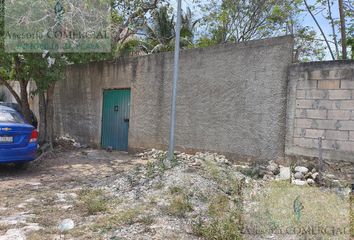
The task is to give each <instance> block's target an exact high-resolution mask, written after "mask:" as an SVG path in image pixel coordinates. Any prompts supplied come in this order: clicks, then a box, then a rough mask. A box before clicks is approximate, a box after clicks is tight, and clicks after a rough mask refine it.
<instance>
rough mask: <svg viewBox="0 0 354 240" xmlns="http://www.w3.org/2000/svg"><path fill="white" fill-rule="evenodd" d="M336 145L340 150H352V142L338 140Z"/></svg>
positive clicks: (353, 143) (353, 146) (353, 147)
mask: <svg viewBox="0 0 354 240" xmlns="http://www.w3.org/2000/svg"><path fill="white" fill-rule="evenodd" d="M337 144H338V147H339V150H340V151H344V152H354V142H350V141H338V143H337Z"/></svg>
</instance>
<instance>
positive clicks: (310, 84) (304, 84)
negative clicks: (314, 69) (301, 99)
mask: <svg viewBox="0 0 354 240" xmlns="http://www.w3.org/2000/svg"><path fill="white" fill-rule="evenodd" d="M316 88H317V81H313V80H299V81H298V83H297V89H298V90H299V89H316Z"/></svg>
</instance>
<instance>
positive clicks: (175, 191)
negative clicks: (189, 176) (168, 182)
mask: <svg viewBox="0 0 354 240" xmlns="http://www.w3.org/2000/svg"><path fill="white" fill-rule="evenodd" d="M169 190H170V193H171V194H172V195H173V194H180V193H183V189H182V188H180V187H178V186H173V187H170V188H169Z"/></svg>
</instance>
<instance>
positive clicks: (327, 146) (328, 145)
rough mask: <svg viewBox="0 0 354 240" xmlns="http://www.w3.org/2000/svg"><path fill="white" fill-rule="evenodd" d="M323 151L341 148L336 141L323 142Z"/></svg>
mask: <svg viewBox="0 0 354 240" xmlns="http://www.w3.org/2000/svg"><path fill="white" fill-rule="evenodd" d="M317 144H318V143H317ZM322 149H326V150H338V149H339V146H338V144H337V142H336V141H333V140H323V141H322Z"/></svg>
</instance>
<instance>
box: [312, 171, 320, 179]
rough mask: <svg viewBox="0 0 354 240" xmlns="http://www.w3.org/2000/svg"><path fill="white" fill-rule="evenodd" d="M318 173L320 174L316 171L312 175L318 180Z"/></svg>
mask: <svg viewBox="0 0 354 240" xmlns="http://www.w3.org/2000/svg"><path fill="white" fill-rule="evenodd" d="M318 175H320V174H319V173H318V172H315V173H313V174H312V175H311V177H312V179H313V180H316V179H317V178H318Z"/></svg>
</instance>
